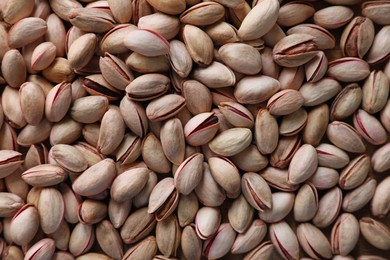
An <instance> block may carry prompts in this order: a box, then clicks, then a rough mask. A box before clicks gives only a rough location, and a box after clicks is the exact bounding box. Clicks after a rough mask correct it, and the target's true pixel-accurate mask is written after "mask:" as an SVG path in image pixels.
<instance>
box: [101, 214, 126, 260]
mask: <svg viewBox="0 0 390 260" xmlns="http://www.w3.org/2000/svg"><path fill="white" fill-rule="evenodd" d="M96 240H97V242H98V243H99V245H100V247H101V248H102V249H103V252H105V253H106V254H107V255H109V256H111V257H113V258H114V259H120V258H122V257H123V245H122V240H121V237H120V236H119V233H118V231H117V230H116V229H115V228H114V226H113V225H112V224H111V222H110V221H108V220H103V221H102V222H100V223H99V224H98V225H97V227H96Z"/></svg>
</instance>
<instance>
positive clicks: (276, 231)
mask: <svg viewBox="0 0 390 260" xmlns="http://www.w3.org/2000/svg"><path fill="white" fill-rule="evenodd" d="M269 235H270V238H271V241H272V244H273V245H274V247H275V248H276V250H277V251H278V252H279V254H280V255H281V256H282V257H284V258H286V259H298V258H299V244H298V239H297V236H296V235H295V233H294V231H293V230H292V229H291V227H290V226H289V225H288V224H287V223H286V222H284V221H280V222H278V223H274V224H271V225H270V227H269Z"/></svg>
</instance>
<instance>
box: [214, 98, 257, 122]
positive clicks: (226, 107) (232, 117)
mask: <svg viewBox="0 0 390 260" xmlns="http://www.w3.org/2000/svg"><path fill="white" fill-rule="evenodd" d="M218 108H219V110H220V111H221V113H222V114H223V115H224V116H225V118H226V120H227V121H229V123H230V124H232V125H233V126H236V127H247V128H252V127H253V126H254V121H255V120H254V118H253V115H252V113H251V112H250V111H249V110H248V109H247V108H246V107H245V106H243V105H241V104H239V103H234V102H221V103H220V104H219V105H218Z"/></svg>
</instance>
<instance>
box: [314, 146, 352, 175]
mask: <svg viewBox="0 0 390 260" xmlns="http://www.w3.org/2000/svg"><path fill="white" fill-rule="evenodd" d="M316 150H317V157H318V165H319V166H323V167H329V168H332V169H340V168H343V167H344V166H346V165H347V164H348V163H349V156H348V154H347V153H346V152H345V151H343V150H341V149H340V148H338V147H337V146H335V145H332V144H327V143H321V144H320V145H319V146H317V147H316Z"/></svg>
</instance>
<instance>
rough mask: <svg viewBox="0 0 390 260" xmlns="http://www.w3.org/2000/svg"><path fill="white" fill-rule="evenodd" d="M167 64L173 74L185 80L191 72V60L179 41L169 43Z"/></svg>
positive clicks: (184, 46) (183, 45)
mask: <svg viewBox="0 0 390 260" xmlns="http://www.w3.org/2000/svg"><path fill="white" fill-rule="evenodd" d="M168 58H169V63H170V64H171V67H172V69H173V70H175V72H176V73H177V74H178V75H179V76H180V77H182V78H186V77H187V76H188V75H189V74H190V72H191V70H192V58H191V55H190V53H189V51H188V50H187V48H186V45H185V44H184V43H183V42H181V41H179V40H172V41H170V42H169V56H168Z"/></svg>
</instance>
